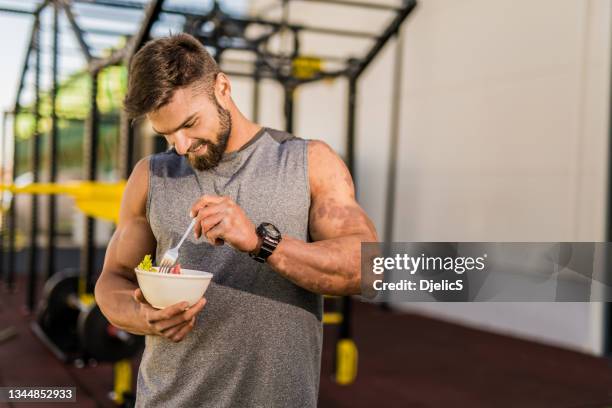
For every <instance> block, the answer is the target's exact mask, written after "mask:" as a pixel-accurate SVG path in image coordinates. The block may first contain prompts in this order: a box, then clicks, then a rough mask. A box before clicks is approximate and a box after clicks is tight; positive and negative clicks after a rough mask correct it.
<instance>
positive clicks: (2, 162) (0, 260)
mask: <svg viewBox="0 0 612 408" xmlns="http://www.w3.org/2000/svg"><path fill="white" fill-rule="evenodd" d="M7 116H8V112H6V111H4V112H2V140H1V141H0V183H1V184H4V183H5V182H6V149H5V146H6V140H7V139H8V136H7V126H6V124H7V119H6V117H7ZM0 194H1V195H0V211H1V212H2V214H1V219H0V222H1V223H2V226H1V227H2V228H1V229H0V282H1V281H2V276H4V233H5V231H6V215H5V214H4V192H0Z"/></svg>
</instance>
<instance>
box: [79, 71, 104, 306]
mask: <svg viewBox="0 0 612 408" xmlns="http://www.w3.org/2000/svg"><path fill="white" fill-rule="evenodd" d="M98 74H99V72H98V71H94V72H92V73H91V93H90V100H89V118H88V119H87V128H86V130H85V141H84V144H83V166H84V169H85V179H87V180H89V181H93V180H95V179H96V170H97V168H98V160H97V156H98V125H99V111H98ZM95 228H96V222H95V219H94V218H92V217H85V222H84V226H83V246H82V248H81V265H80V266H81V280H80V283H79V285H80V287H79V293H80V294H82V293H92V292H93V285H94V282H93V272H94V268H95V242H94V237H95Z"/></svg>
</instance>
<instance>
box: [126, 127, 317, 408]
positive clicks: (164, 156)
mask: <svg viewBox="0 0 612 408" xmlns="http://www.w3.org/2000/svg"><path fill="white" fill-rule="evenodd" d="M307 159H308V155H307V141H306V140H303V139H300V138H297V137H294V136H292V135H290V134H288V133H285V132H280V131H277V130H273V129H268V128H263V129H262V130H261V131H259V132H258V133H257V134H256V135H255V136H254V137H253V138H252V139H251V140H250V141H249V142H248V143H247V144H246V145H245V146H243V147H242V148H241V149H240V150H238V151H236V152H232V153H228V154H225V155H224V156H223V159H222V161H221V162H220V163H219V165H218V166H217V167H216V168H214V169H212V170H208V171H198V170H195V169H193V168H192V167H191V166H190V165H189V163H188V162H187V160H186V159H185V158H184V157H182V156H180V155H178V154H177V153H176V152H175V151H174V150H169V151H167V152H164V153H159V154H155V155H152V156H150V167H149V169H150V176H149V192H148V199H147V206H146V214H147V219H148V221H149V224H150V225H151V229H152V231H153V234H154V235H155V238H156V240H157V252H156V257H157V259H160V258H161V256H162V254H163V253H164V252H165V251H166V250H167V249H168V248H169V247H171V246H172V245H175V244H176V243H177V242H178V240H179V239H180V236H181V235H182V233H183V232H184V231H185V228H187V226H188V225H189V222H190V218H189V209H190V207H191V206H192V204H193V203H194V202H195V200H197V199H198V198H199V197H200V196H202V195H204V194H215V195H227V196H230V197H231V198H232V199H233V200H234V201H235V202H236V203H237V204H238V205H240V207H241V208H242V209H243V210H244V211H245V212H246V214H247V215H248V216H249V218H250V219H251V220H252V221H253V223H254V224H255V225H259V224H260V223H261V222H271V223H272V224H274V225H275V226H276V227H277V228H278V229H279V230H280V231H281V233H282V234H284V235H289V236H292V237H294V238H299V239H301V240H305V241H306V240H308V213H309V208H310V189H309V183H308V166H307V165H308V163H307ZM179 263H180V264H181V266H182V267H184V268H188V269H197V270H203V271H208V272H211V273H212V274H213V280H212V282H211V284H210V286H209V288H208V290H207V291H206V294H205V295H204V296H205V297H206V299H207V304H206V306H205V307H204V309H203V310H202V312H201V313H200V314H199V315H198V318H197V322H196V325H195V328H194V330H193V331H192V332H191V333H189V334H188V335H187V337H186V338H185V339H184V340H183V341H181V342H179V343H173V342H172V341H170V340H166V339H164V338H162V337H158V336H147V337H146V342H145V344H146V346H145V351H144V355H143V357H142V362H141V364H140V369H139V372H138V388H137V398H136V405H137V406H139V407H147V408H153V407H172V408H175V407H188V408H193V407H283V408H284V407H315V406H316V404H317V394H318V389H319V373H320V362H321V344H322V338H323V331H322V324H321V316H322V297H321V296H320V295H317V294H314V293H312V292H309V291H307V290H305V289H302V288H300V287H299V286H297V285H295V284H293V283H291V282H290V281H289V280H287V279H285V278H283V277H282V276H280V275H279V274H277V273H276V272H274V270H272V269H271V268H270V267H269V266H268V265H266V264H260V263H258V262H255V261H254V260H252V259H251V258H250V257H249V256H248V255H247V254H244V253H241V252H238V251H236V250H234V249H232V248H231V247H229V246H228V245H224V246H222V247H213V246H211V245H209V244H208V243H207V242H206V241H205V240H203V239H199V240H197V241H196V240H195V239H194V237H193V235H190V236H189V238H188V239H187V240H186V241H185V243H184V244H183V246H182V247H181V250H180V254H179Z"/></svg>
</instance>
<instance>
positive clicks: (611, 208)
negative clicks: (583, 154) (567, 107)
mask: <svg viewBox="0 0 612 408" xmlns="http://www.w3.org/2000/svg"><path fill="white" fill-rule="evenodd" d="M608 69H609V70H610V81H611V82H610V89H609V92H610V93H609V95H608V101H609V106H608V192H607V209H606V231H605V234H606V242H611V241H612V65H610V66H609V67H608ZM604 267H605V269H604V271H605V274H606V278H607V279H608V280H610V279H611V277H612V271H610V268H612V254H610V251H606V258H605V260H604ZM606 295H607V296H608V297H609V296H611V295H612V293H610V290H608V292H607V293H606ZM603 307H604V310H603V317H602V324H603V355H604V356H607V357H610V356H612V302H605V303H604V304H603Z"/></svg>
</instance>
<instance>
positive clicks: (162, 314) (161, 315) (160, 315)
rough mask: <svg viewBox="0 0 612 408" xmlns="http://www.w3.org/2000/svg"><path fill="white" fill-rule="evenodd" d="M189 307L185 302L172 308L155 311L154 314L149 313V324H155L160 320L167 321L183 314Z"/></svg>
mask: <svg viewBox="0 0 612 408" xmlns="http://www.w3.org/2000/svg"><path fill="white" fill-rule="evenodd" d="M188 307H189V303H187V302H179V303H176V304H174V305H172V306H168V307H166V308H165V309H161V310H156V311H155V312H154V313H151V317H150V319H149V320H150V323H156V322H159V321H162V320H168V319H171V318H172V317H174V316H176V315H178V314H180V313H182V312H184V311H185V310H186V309H187V308H188Z"/></svg>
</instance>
